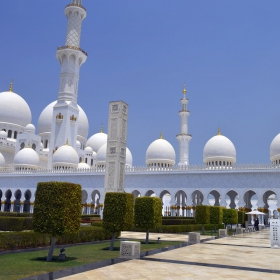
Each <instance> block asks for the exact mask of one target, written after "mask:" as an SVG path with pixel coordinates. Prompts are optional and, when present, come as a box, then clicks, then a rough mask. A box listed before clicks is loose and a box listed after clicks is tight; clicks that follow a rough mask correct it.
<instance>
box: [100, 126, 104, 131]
mask: <svg viewBox="0 0 280 280" xmlns="http://www.w3.org/2000/svg"><path fill="white" fill-rule="evenodd" d="M100 133H104V131H103V124H102V125H101V127H100Z"/></svg>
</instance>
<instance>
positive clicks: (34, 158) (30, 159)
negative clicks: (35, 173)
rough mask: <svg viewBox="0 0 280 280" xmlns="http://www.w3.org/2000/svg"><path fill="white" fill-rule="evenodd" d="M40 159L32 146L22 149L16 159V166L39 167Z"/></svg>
mask: <svg viewBox="0 0 280 280" xmlns="http://www.w3.org/2000/svg"><path fill="white" fill-rule="evenodd" d="M39 163H40V159H39V156H38V154H37V153H36V152H35V151H34V150H33V149H31V148H30V147H27V148H24V149H22V150H20V151H19V152H18V153H17V154H16V156H15V159H14V166H15V168H16V169H18V168H27V169H37V168H38V167H39Z"/></svg>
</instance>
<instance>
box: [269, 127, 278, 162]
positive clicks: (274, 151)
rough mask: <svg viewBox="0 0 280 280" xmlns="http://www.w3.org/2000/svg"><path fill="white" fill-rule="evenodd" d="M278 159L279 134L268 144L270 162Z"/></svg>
mask: <svg viewBox="0 0 280 280" xmlns="http://www.w3.org/2000/svg"><path fill="white" fill-rule="evenodd" d="M279 159H280V133H279V134H278V135H276V136H275V137H274V139H273V140H272V142H271V144H270V160H271V161H272V162H274V161H276V160H279Z"/></svg>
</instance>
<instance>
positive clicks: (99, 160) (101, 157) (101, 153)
mask: <svg viewBox="0 0 280 280" xmlns="http://www.w3.org/2000/svg"><path fill="white" fill-rule="evenodd" d="M106 152H107V143H105V144H103V145H102V146H101V147H100V149H99V150H98V151H97V154H96V166H105V164H106ZM125 164H126V165H130V166H132V154H131V152H130V150H129V149H128V148H126V158H125Z"/></svg>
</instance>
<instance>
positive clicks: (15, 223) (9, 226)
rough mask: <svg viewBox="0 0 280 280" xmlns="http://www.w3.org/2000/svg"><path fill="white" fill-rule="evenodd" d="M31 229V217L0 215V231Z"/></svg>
mask: <svg viewBox="0 0 280 280" xmlns="http://www.w3.org/2000/svg"><path fill="white" fill-rule="evenodd" d="M31 229H32V218H29V217H25V218H22V217H8V216H7V217H1V216H0V231H22V230H31Z"/></svg>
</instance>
